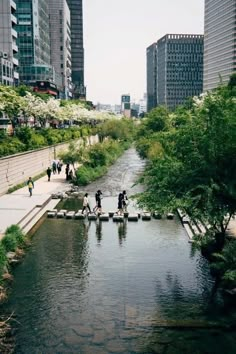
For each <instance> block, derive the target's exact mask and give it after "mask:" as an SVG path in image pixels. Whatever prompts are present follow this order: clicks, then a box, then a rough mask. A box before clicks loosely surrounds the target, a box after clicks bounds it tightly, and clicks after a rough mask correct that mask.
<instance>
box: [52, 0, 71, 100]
mask: <svg viewBox="0 0 236 354" xmlns="http://www.w3.org/2000/svg"><path fill="white" fill-rule="evenodd" d="M49 14H50V41H51V43H50V48H51V64H52V66H53V67H54V69H55V71H56V72H57V73H58V74H60V75H61V78H62V90H61V97H62V98H64V99H68V98H72V85H71V29H70V10H69V7H68V5H67V2H66V0H49Z"/></svg>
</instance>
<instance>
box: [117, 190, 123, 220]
mask: <svg viewBox="0 0 236 354" xmlns="http://www.w3.org/2000/svg"><path fill="white" fill-rule="evenodd" d="M123 199H124V194H123V193H119V195H118V211H117V214H119V215H122V214H123Z"/></svg>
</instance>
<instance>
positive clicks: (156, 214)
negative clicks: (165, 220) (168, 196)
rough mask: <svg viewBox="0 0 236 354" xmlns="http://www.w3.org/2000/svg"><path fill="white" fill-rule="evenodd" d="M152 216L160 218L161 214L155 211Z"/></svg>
mask: <svg viewBox="0 0 236 354" xmlns="http://www.w3.org/2000/svg"><path fill="white" fill-rule="evenodd" d="M153 217H154V219H157V220H160V219H162V215H161V214H160V213H158V212H157V211H155V212H154V213H153Z"/></svg>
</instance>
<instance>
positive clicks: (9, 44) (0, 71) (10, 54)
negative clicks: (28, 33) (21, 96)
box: [0, 0, 19, 86]
mask: <svg viewBox="0 0 236 354" xmlns="http://www.w3.org/2000/svg"><path fill="white" fill-rule="evenodd" d="M15 12H16V3H15V1H13V0H11V1H6V0H0V84H3V85H11V86H12V85H17V84H18V79H19V74H18V72H17V70H18V59H17V58H16V56H17V52H18V47H17V44H16V39H17V32H16V30H15V28H16V24H17V19H16V17H15Z"/></svg>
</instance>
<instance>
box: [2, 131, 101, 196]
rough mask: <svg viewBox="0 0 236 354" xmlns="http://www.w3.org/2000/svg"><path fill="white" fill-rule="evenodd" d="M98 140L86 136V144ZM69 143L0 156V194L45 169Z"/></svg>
mask: <svg viewBox="0 0 236 354" xmlns="http://www.w3.org/2000/svg"><path fill="white" fill-rule="evenodd" d="M97 142H98V136H90V137H88V138H86V144H87V145H92V144H95V143H97ZM75 144H76V145H82V144H84V139H83V138H81V139H78V140H77V141H75ZM68 146H69V143H62V144H58V145H54V146H50V147H46V148H42V149H38V150H34V151H27V152H24V153H20V154H16V155H12V156H8V157H3V158H0V195H3V194H5V193H7V191H8V189H9V188H12V187H14V186H16V185H17V184H20V183H23V182H26V181H27V179H28V178H29V176H31V177H34V176H37V175H39V174H40V173H42V172H44V171H46V169H47V168H48V166H51V164H52V160H54V159H56V158H57V156H58V154H59V153H60V152H62V151H65V150H66V149H67V148H68Z"/></svg>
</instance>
